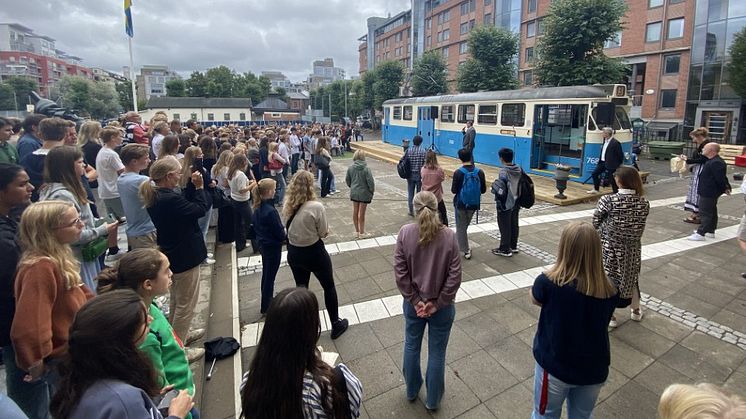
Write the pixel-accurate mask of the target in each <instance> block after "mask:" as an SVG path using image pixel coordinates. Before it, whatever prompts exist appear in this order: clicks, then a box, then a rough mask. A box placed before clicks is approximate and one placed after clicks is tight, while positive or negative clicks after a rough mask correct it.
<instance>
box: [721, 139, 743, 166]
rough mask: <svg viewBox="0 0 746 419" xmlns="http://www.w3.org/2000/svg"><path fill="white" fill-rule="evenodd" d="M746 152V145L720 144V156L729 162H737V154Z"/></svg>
mask: <svg viewBox="0 0 746 419" xmlns="http://www.w3.org/2000/svg"><path fill="white" fill-rule="evenodd" d="M745 152H746V147H744V146H742V145H736V144H720V157H721V158H722V159H723V160H725V163H727V164H736V162H735V160H736V156H740V155H742V154H744V153H745Z"/></svg>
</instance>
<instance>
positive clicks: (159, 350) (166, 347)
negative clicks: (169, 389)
mask: <svg viewBox="0 0 746 419" xmlns="http://www.w3.org/2000/svg"><path fill="white" fill-rule="evenodd" d="M150 317H152V318H153V321H152V322H151V323H150V332H149V333H148V336H147V337H146V338H145V342H143V343H142V345H140V350H141V351H143V352H145V353H146V354H147V355H148V357H150V360H151V361H152V362H153V366H154V367H155V369H156V371H158V375H159V380H160V385H161V387H165V386H167V385H169V384H173V386H174V388H175V389H176V390H187V391H188V392H189V394H191V395H194V380H193V379H192V370H191V369H189V360H187V357H186V353H185V352H184V346H183V344H182V343H181V340H180V339H179V338H178V337H176V334H175V333H174V329H173V328H172V327H171V325H170V324H169V323H168V320H166V317H165V316H164V315H163V312H162V311H161V309H160V308H158V306H157V305H155V303H152V304H151V305H150Z"/></svg>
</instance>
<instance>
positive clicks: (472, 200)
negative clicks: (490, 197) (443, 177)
mask: <svg viewBox="0 0 746 419" xmlns="http://www.w3.org/2000/svg"><path fill="white" fill-rule="evenodd" d="M459 170H460V171H461V173H462V174H463V175H464V182H463V183H462V184H461V191H460V192H459V194H458V200H459V201H460V202H461V203H462V204H463V205H464V206H465V207H466V208H468V209H477V208H479V203H480V200H481V198H482V184H481V182H480V181H479V168H478V167H475V168H474V170H472V171H471V172H470V171H468V170H466V168H464V167H461V168H459Z"/></svg>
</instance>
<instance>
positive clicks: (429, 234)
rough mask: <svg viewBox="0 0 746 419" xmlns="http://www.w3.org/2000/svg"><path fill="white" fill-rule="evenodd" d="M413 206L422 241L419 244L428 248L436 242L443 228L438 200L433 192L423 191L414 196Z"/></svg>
mask: <svg viewBox="0 0 746 419" xmlns="http://www.w3.org/2000/svg"><path fill="white" fill-rule="evenodd" d="M412 205H413V206H414V212H415V214H416V215H417V224H418V225H419V228H420V239H419V240H418V241H417V244H418V245H420V246H427V244H428V243H430V242H431V241H433V240H435V237H436V236H437V235H438V233H439V232H440V229H441V228H443V224H442V223H441V222H440V217H438V199H437V198H436V197H435V195H434V194H433V193H432V192H427V191H422V192H418V193H417V195H415V196H414V199H413V200H412Z"/></svg>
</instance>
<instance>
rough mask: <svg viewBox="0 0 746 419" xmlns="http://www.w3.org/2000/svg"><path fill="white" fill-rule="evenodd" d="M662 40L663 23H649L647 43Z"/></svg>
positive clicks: (646, 35) (646, 31) (646, 29)
mask: <svg viewBox="0 0 746 419" xmlns="http://www.w3.org/2000/svg"><path fill="white" fill-rule="evenodd" d="M660 40H661V22H655V23H648V25H647V27H646V28H645V42H656V41H660Z"/></svg>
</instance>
